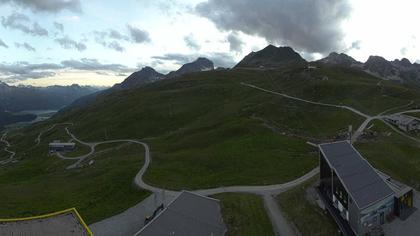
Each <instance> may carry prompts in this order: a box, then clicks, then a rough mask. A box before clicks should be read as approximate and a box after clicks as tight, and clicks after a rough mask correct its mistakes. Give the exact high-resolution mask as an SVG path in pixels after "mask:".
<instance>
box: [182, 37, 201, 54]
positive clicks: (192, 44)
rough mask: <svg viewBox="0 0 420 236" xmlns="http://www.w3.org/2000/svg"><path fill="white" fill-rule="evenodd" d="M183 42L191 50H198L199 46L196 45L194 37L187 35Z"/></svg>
mask: <svg viewBox="0 0 420 236" xmlns="http://www.w3.org/2000/svg"><path fill="white" fill-rule="evenodd" d="M184 41H185V43H186V44H187V46H188V47H189V48H191V49H193V50H196V51H198V50H200V49H201V46H200V45H199V44H198V42H197V40H196V39H195V38H194V35H192V34H189V35H187V36H185V37H184Z"/></svg>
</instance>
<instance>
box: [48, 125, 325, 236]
mask: <svg viewBox="0 0 420 236" xmlns="http://www.w3.org/2000/svg"><path fill="white" fill-rule="evenodd" d="M65 129H66V132H67V133H68V135H69V136H71V137H72V139H74V140H75V141H77V142H79V143H81V144H83V145H87V146H89V147H90V148H91V151H90V152H89V153H88V154H86V155H82V156H79V157H72V158H68V157H65V156H63V155H61V154H59V157H60V158H63V159H74V160H77V162H76V163H74V164H72V165H70V166H69V167H67V168H77V167H78V166H79V164H80V163H81V162H83V161H84V160H85V159H86V158H87V157H89V156H90V155H92V154H93V153H94V152H95V147H96V146H97V145H100V144H109V143H122V142H126V143H135V144H140V145H142V146H143V147H144V150H145V155H144V156H145V161H144V164H143V166H142V167H141V168H140V170H139V172H138V173H137V174H136V176H135V178H134V183H135V185H136V186H138V187H139V188H142V189H146V190H148V191H151V192H153V194H161V193H162V192H164V193H165V195H166V196H170V197H172V198H173V196H176V195H177V194H178V192H177V191H172V190H167V189H162V188H158V187H155V186H151V185H149V184H147V183H145V182H144V180H143V175H144V174H145V173H146V171H147V169H148V167H149V165H150V162H151V154H150V147H149V146H148V145H147V144H146V143H144V142H141V141H137V140H133V139H118V140H110V141H102V142H84V141H83V140H80V139H79V138H77V136H76V135H74V134H73V133H71V131H70V130H69V129H68V127H66V128H65ZM41 136H42V135H40V137H41ZM318 173H319V168H315V169H313V170H312V171H310V172H309V173H307V174H305V175H303V176H302V177H300V178H297V179H295V180H292V181H290V182H287V183H283V184H276V185H266V186H230V187H220V188H213V189H202V190H196V191H194V192H196V193H199V194H202V195H206V196H209V195H214V194H218V193H226V192H233V193H234V192H236V193H253V194H259V195H262V196H267V195H268V194H273V195H277V194H279V193H281V192H284V191H286V190H288V189H290V188H292V187H294V186H297V185H299V184H301V183H303V182H305V181H306V180H308V179H310V178H312V177H313V176H315V175H317V174H318ZM168 198H169V197H168ZM148 201H150V200H148ZM270 204H272V202H271V203H270ZM149 205H150V204H146V205H145V203H139V204H137V205H136V206H134V207H132V208H129V209H128V210H126V211H125V212H123V213H121V214H118V215H115V216H113V217H110V218H108V219H105V220H103V221H101V222H98V223H95V224H93V225H92V226H93V229H94V230H95V231H97V232H113V233H115V232H116V231H115V230H117V231H118V232H125V233H129V232H132V230H133V226H130V227H129V226H128V224H121V222H130V221H132V220H130V217H131V216H133V214H136V217H137V218H136V219H139V218H141V217H139V216H144V215H145V214H146V211H150V206H149ZM146 206H148V207H146ZM146 209H147V210H146ZM134 212H136V213H134ZM269 214H270V217H273V218H272V221H273V222H274V223H275V222H278V221H279V219H284V218H283V216H282V215H281V213H280V210H279V209H278V207H277V210H273V211H272V212H270V213H269ZM284 222H285V221H284ZM284 222H283V223H284ZM112 225H114V226H112ZM124 225H125V226H124ZM114 227H115V228H114ZM136 227H138V226H134V229H135V228H136ZM111 228H113V229H114V231H112V230H110V229H111ZM279 228H280V229H278V230H280V231H282V234H281V235H289V234H288V233H287V232H286V231H284V230H282V228H283V227H279ZM123 234H124V233H123ZM123 234H122V235H123ZM109 235H113V234H112V233H111V234H109ZM116 235H118V234H116Z"/></svg>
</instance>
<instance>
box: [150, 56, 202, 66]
mask: <svg viewBox="0 0 420 236" xmlns="http://www.w3.org/2000/svg"><path fill="white" fill-rule="evenodd" d="M197 58H198V57H197V56H196V55H195V54H181V53H167V54H165V55H162V56H153V57H152V59H156V60H158V61H173V62H175V63H177V64H179V65H183V64H185V63H188V62H191V61H193V60H194V59H197Z"/></svg>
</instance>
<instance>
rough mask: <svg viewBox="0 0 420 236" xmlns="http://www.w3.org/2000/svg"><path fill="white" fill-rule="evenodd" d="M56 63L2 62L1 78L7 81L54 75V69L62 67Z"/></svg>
mask: <svg viewBox="0 0 420 236" xmlns="http://www.w3.org/2000/svg"><path fill="white" fill-rule="evenodd" d="M61 68H62V67H61V66H60V65H56V64H49V63H44V64H30V63H28V62H17V63H14V64H0V75H2V76H1V77H0V78H3V79H6V80H7V81H17V80H25V79H39V78H45V77H51V76H54V75H55V74H56V73H55V72H54V71H53V70H57V69H61Z"/></svg>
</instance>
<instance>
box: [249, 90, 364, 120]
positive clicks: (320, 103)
mask: <svg viewBox="0 0 420 236" xmlns="http://www.w3.org/2000/svg"><path fill="white" fill-rule="evenodd" d="M241 85H243V86H247V87H250V88H254V89H258V90H261V91H264V92H267V93H271V94H275V95H279V96H282V97H285V98H289V99H292V100H296V101H300V102H305V103H309V104H313V105H319V106H326V107H335V108H341V109H346V110H349V111H351V112H353V113H356V114H357V115H360V116H363V117H365V118H369V117H370V116H369V115H366V114H365V113H363V112H361V111H359V110H357V109H355V108H353V107H349V106H343V105H336V104H329V103H323V102H314V101H310V100H306V99H302V98H298V97H293V96H290V95H287V94H284V93H279V92H275V91H271V90H267V89H263V88H260V87H257V86H255V85H252V84H247V83H243V82H241Z"/></svg>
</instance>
